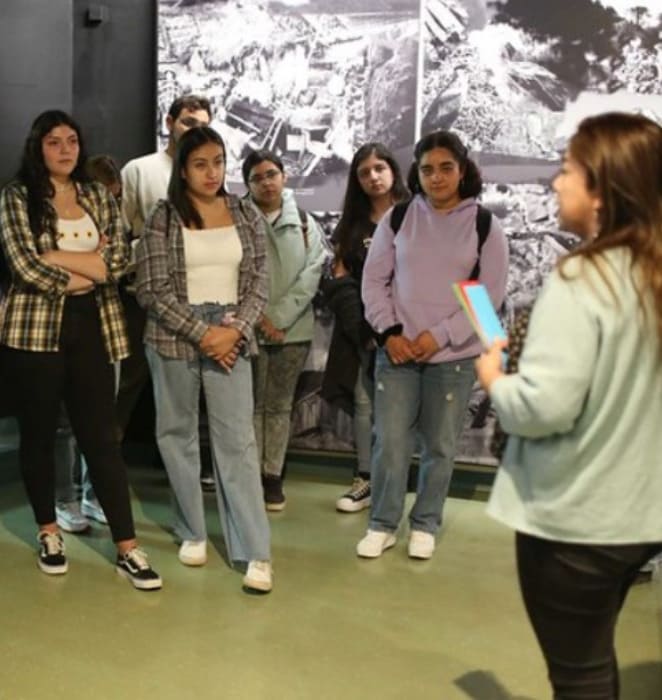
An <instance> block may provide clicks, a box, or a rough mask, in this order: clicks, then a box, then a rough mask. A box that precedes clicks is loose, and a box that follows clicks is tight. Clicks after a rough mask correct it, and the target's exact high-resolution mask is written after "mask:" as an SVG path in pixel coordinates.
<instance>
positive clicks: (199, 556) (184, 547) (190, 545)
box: [177, 540, 207, 566]
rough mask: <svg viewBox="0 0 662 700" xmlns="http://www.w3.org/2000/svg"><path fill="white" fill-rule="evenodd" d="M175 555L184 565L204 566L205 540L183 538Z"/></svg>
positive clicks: (205, 554)
mask: <svg viewBox="0 0 662 700" xmlns="http://www.w3.org/2000/svg"><path fill="white" fill-rule="evenodd" d="M177 556H178V557H179V561H181V562H182V564H186V566H204V565H205V564H206V563H207V540H202V541H201V542H196V541H195V540H184V541H183V542H182V544H181V545H180V547H179V553H178V555H177Z"/></svg>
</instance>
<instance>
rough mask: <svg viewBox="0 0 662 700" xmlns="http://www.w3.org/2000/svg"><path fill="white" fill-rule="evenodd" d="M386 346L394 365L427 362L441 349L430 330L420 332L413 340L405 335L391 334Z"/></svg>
mask: <svg viewBox="0 0 662 700" xmlns="http://www.w3.org/2000/svg"><path fill="white" fill-rule="evenodd" d="M384 347H385V348H386V352H387V353H388V356H389V358H390V360H391V362H392V363H393V364H394V365H402V364H404V363H405V362H427V361H428V360H429V359H430V358H431V357H432V356H433V355H434V354H435V353H437V352H439V350H440V349H441V348H440V347H439V345H438V344H437V341H436V340H435V339H434V336H433V335H432V333H430V331H423V332H422V333H419V334H418V335H417V336H416V337H415V338H414V339H413V340H410V339H409V338H407V337H406V336H404V335H390V336H389V337H388V338H387V339H386V343H385V344H384Z"/></svg>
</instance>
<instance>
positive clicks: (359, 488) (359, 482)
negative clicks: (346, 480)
mask: <svg viewBox="0 0 662 700" xmlns="http://www.w3.org/2000/svg"><path fill="white" fill-rule="evenodd" d="M369 489H370V482H369V481H365V480H364V479H361V478H360V477H358V478H356V479H354V481H353V482H352V488H351V489H350V490H349V493H348V494H347V495H348V496H354V497H357V496H358V497H361V496H364V495H366V494H367V493H368V490H369Z"/></svg>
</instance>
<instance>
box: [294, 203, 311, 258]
mask: <svg viewBox="0 0 662 700" xmlns="http://www.w3.org/2000/svg"><path fill="white" fill-rule="evenodd" d="M297 211H298V212H299V219H300V221H301V234H302V235H303V245H304V247H305V249H306V251H307V250H308V247H309V246H308V216H307V215H306V212H305V211H304V210H303V209H301V208H300V207H297Z"/></svg>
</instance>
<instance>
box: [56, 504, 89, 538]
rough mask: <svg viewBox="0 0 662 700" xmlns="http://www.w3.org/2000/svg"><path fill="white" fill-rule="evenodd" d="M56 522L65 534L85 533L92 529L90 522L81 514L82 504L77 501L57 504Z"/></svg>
mask: <svg viewBox="0 0 662 700" xmlns="http://www.w3.org/2000/svg"><path fill="white" fill-rule="evenodd" d="M55 520H56V522H57V524H58V527H59V528H60V530H64V531H65V532H85V531H86V530H89V529H90V521H89V520H88V519H87V518H86V517H85V516H84V515H83V514H82V513H81V509H80V504H79V503H76V502H75V501H72V502H71V503H58V504H56V506H55Z"/></svg>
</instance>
